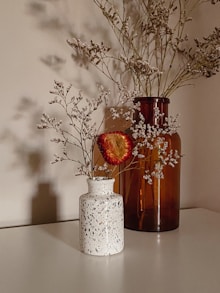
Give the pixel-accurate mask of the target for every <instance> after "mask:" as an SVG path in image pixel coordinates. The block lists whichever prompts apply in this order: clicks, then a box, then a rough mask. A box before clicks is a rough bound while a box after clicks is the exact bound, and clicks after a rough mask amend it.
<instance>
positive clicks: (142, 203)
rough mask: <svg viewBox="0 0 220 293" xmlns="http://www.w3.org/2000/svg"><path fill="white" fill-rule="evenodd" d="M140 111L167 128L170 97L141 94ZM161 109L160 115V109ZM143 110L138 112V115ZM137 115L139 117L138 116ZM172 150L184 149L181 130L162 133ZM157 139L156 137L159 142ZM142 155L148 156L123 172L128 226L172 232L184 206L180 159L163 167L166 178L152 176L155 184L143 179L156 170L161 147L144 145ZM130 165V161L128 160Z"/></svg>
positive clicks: (176, 225)
mask: <svg viewBox="0 0 220 293" xmlns="http://www.w3.org/2000/svg"><path fill="white" fill-rule="evenodd" d="M135 102H139V103H140V112H141V114H142V115H143V117H144V119H145V123H146V124H150V125H151V126H152V125H154V126H160V127H165V126H164V125H165V122H166V118H167V117H168V104H169V99H168V98H156V97H149V98H148V97H141V98H136V99H135ZM156 108H157V109H159V111H160V114H162V115H160V116H159V118H158V116H157V115H156V112H155V111H156V110H155V109H156ZM138 115H139V113H138V111H137V112H136V116H137V117H138ZM137 117H135V118H136V119H138V118H137ZM160 137H161V138H162V139H163V141H164V142H166V143H167V150H166V151H167V153H169V152H170V150H175V151H178V153H179V154H180V152H181V140H180V137H179V135H178V133H177V132H175V133H174V134H172V135H170V134H161V135H160ZM156 141H157V140H156V139H155V143H157V142H156ZM142 154H143V155H144V157H145V158H148V159H147V160H146V159H143V158H139V159H138V158H135V159H134V164H133V167H132V168H131V169H130V170H128V171H126V172H124V173H122V174H121V175H120V187H119V188H120V189H119V190H120V191H119V192H120V194H122V195H123V199H124V221H125V227H126V228H128V229H133V230H139V231H152V232H153V231H155V232H161V231H168V230H173V229H176V228H177V227H178V226H179V205H180V160H179V162H178V164H176V165H175V166H174V167H171V166H169V165H165V166H164V167H163V175H164V178H157V177H152V184H149V183H148V181H147V180H146V179H144V178H143V176H144V175H145V170H150V171H152V170H153V168H154V166H155V162H158V161H159V158H158V156H159V155H158V149H157V148H153V149H152V150H151V149H149V148H146V147H144V148H143V149H142ZM126 164H129V162H126Z"/></svg>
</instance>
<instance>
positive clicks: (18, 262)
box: [0, 209, 220, 293]
mask: <svg viewBox="0 0 220 293" xmlns="http://www.w3.org/2000/svg"><path fill="white" fill-rule="evenodd" d="M180 215H181V216H180V227H179V229H177V230H173V231H169V232H162V233H149V232H137V231H131V230H127V229H125V249H124V251H123V252H122V253H119V254H117V255H113V256H107V257H95V256H90V255H85V254H83V253H81V252H80V251H79V245H78V225H79V223H78V221H69V222H61V223H55V224H45V225H36V226H25V227H16V228H5V229H0V292H1V293H110V292H111V293H124V292H126V293H137V292H142V293H145V292H149V293H157V292H160V293H219V292H220V214H219V213H215V212H211V211H208V210H205V209H187V210H182V211H181V214H180Z"/></svg>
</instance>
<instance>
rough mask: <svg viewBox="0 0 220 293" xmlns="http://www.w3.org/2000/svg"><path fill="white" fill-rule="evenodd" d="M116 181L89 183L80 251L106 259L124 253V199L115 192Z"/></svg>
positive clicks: (96, 179)
mask: <svg viewBox="0 0 220 293" xmlns="http://www.w3.org/2000/svg"><path fill="white" fill-rule="evenodd" d="M114 181H115V179H112V178H111V179H109V178H105V177H94V178H91V179H88V181H87V182H88V193H87V194H84V195H81V196H80V200H79V216H80V229H79V231H80V249H81V251H82V252H84V253H86V254H91V255H98V256H105V255H113V254H116V253H119V252H121V251H122V250H123V247H124V211H123V198H122V196H121V195H119V194H116V193H114V192H113V185H114Z"/></svg>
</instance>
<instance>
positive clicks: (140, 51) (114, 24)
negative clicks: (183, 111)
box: [68, 0, 220, 97]
mask: <svg viewBox="0 0 220 293" xmlns="http://www.w3.org/2000/svg"><path fill="white" fill-rule="evenodd" d="M93 1H94V3H95V4H96V5H97V7H98V8H99V9H100V10H101V12H102V14H103V16H104V18H105V19H106V20H107V22H108V24H109V25H110V27H111V29H112V31H113V33H114V35H115V43H114V46H113V47H110V46H108V45H105V44H104V43H103V42H101V43H100V44H97V43H95V42H94V41H90V42H83V41H82V40H80V39H78V38H72V39H70V40H68V44H69V45H70V46H71V47H72V48H73V51H74V52H73V55H72V56H73V59H74V60H75V61H76V60H77V62H79V60H80V59H81V61H82V62H81V64H84V65H85V64H86V66H87V67H88V64H92V65H94V66H95V67H96V68H97V69H98V70H99V71H101V72H102V73H103V74H104V75H105V76H106V77H107V78H109V79H110V80H111V81H112V82H114V83H115V84H116V85H117V86H118V87H122V86H128V85H130V86H131V85H132V87H133V89H134V90H136V91H139V92H141V93H142V94H143V95H145V96H163V97H169V96H170V95H171V94H172V93H173V92H174V91H175V90H177V89H178V88H180V87H182V86H184V85H189V82H191V80H193V79H195V78H199V77H211V76H213V75H215V74H216V73H217V72H218V71H219V60H220V28H217V27H216V28H215V29H214V31H213V32H212V33H211V34H210V35H208V36H206V37H204V38H203V39H201V40H198V39H195V40H194V45H192V44H191V43H190V41H189V38H188V35H187V29H189V23H190V22H191V21H192V17H191V16H192V14H193V12H194V11H195V10H196V8H198V7H199V6H200V5H201V4H204V3H208V2H209V3H211V4H213V5H214V4H216V3H217V2H220V1H219V0H216V1H210V0H194V1H192V0H169V1H168V0H167V1H165V0H130V1H120V3H118V1H113V0H93Z"/></svg>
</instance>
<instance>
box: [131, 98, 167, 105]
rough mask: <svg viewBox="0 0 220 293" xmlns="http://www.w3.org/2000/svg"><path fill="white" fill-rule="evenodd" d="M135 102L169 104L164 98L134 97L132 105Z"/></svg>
mask: <svg viewBox="0 0 220 293" xmlns="http://www.w3.org/2000/svg"><path fill="white" fill-rule="evenodd" d="M137 102H147V103H158V102H160V103H165V104H169V103H170V99H169V98H166V97H136V98H134V103H137Z"/></svg>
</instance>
